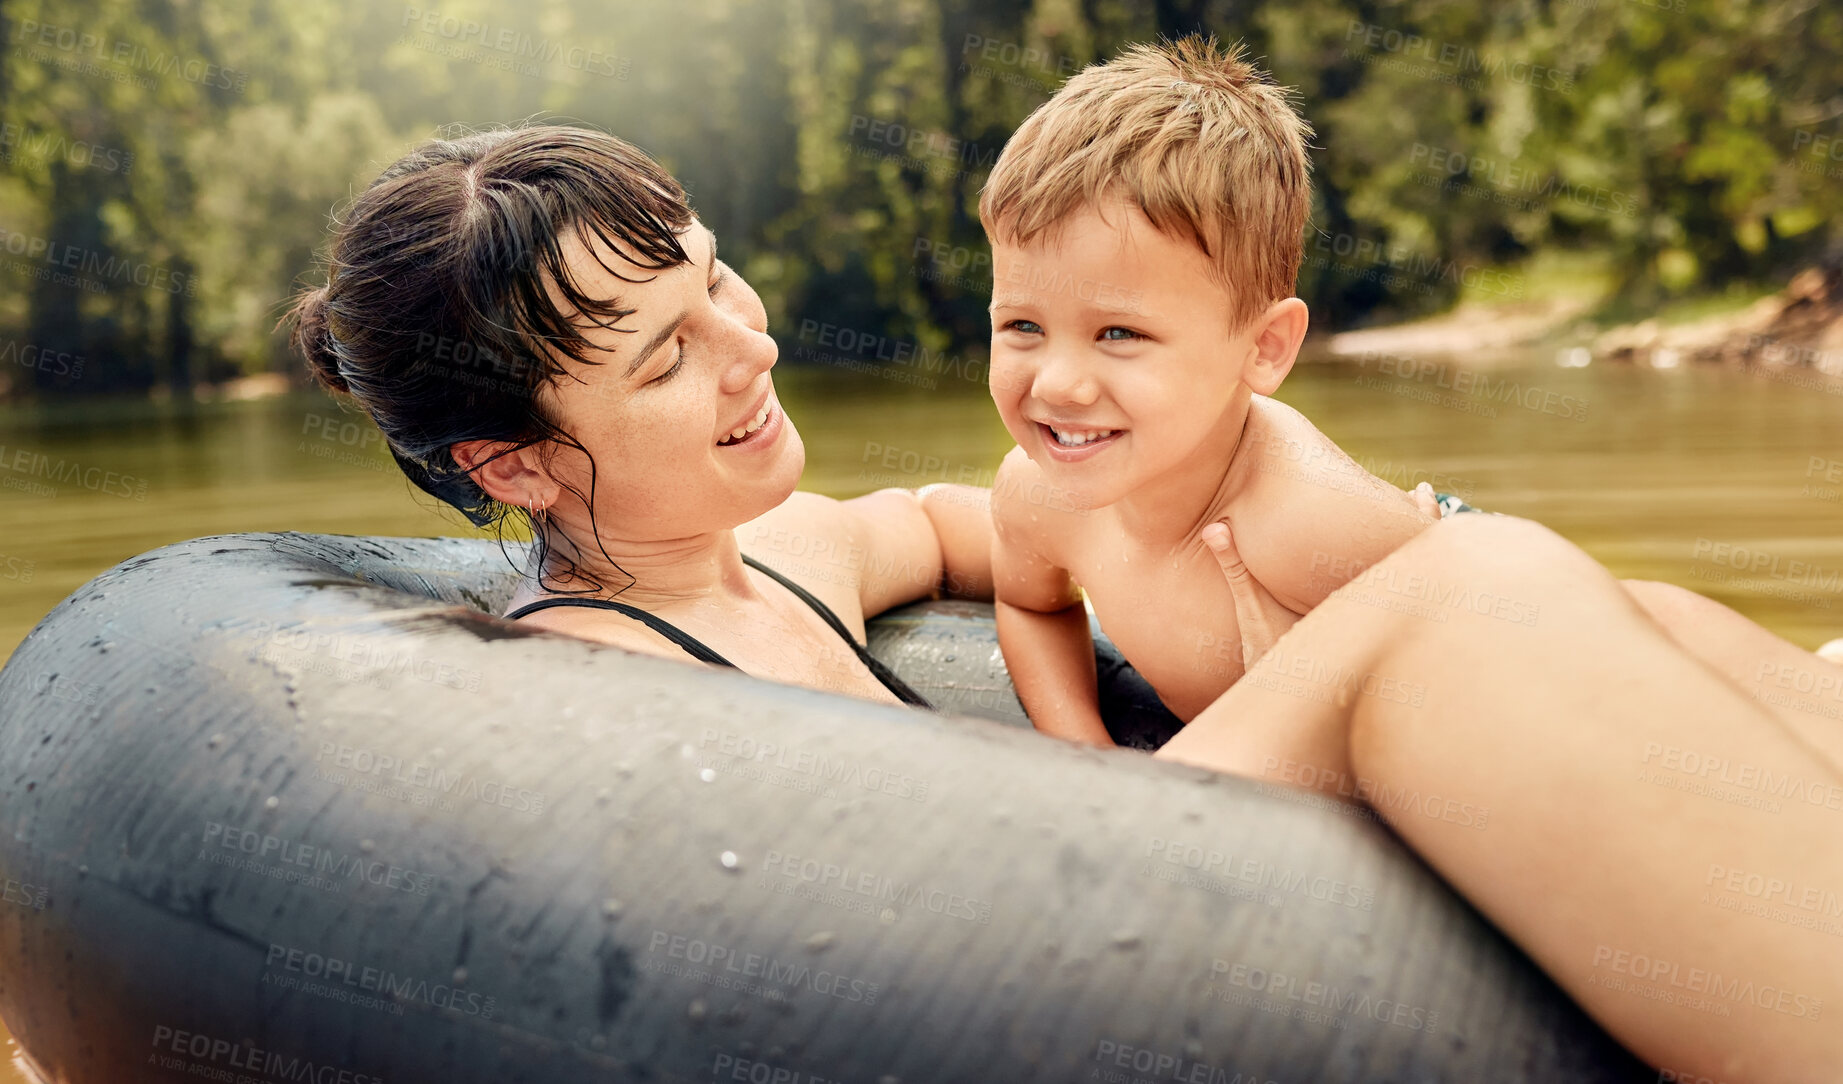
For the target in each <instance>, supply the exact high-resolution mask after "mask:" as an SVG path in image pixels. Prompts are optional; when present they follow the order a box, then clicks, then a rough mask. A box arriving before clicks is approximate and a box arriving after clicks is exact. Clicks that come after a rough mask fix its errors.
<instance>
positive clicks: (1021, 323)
mask: <svg viewBox="0 0 1843 1084" xmlns="http://www.w3.org/2000/svg"><path fill="white" fill-rule="evenodd" d="M1004 330H1006V331H1022V332H1023V333H1024V334H1026V335H1036V334H1038V333H1040V332H1041V331H1042V330H1043V329H1042V328H1040V327H1038V326H1037V324H1036V321H1034V320H1013V321H1011V322H1010V323H1008V324H1006V325H1005V327H1004Z"/></svg>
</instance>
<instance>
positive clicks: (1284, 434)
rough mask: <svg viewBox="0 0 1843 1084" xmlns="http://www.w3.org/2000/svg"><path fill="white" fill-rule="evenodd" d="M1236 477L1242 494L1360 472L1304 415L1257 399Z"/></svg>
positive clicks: (1276, 402)
mask: <svg viewBox="0 0 1843 1084" xmlns="http://www.w3.org/2000/svg"><path fill="white" fill-rule="evenodd" d="M1236 459H1238V460H1240V463H1239V473H1240V475H1241V478H1240V483H1241V484H1240V485H1239V486H1238V487H1237V488H1238V489H1240V490H1242V491H1248V490H1262V489H1268V490H1271V489H1272V488H1274V487H1276V486H1279V487H1286V486H1287V485H1288V484H1289V483H1292V482H1301V481H1323V480H1324V479H1325V477H1326V475H1328V474H1329V475H1343V474H1349V473H1353V472H1360V471H1361V468H1360V467H1359V466H1358V465H1357V463H1356V461H1355V460H1353V459H1351V458H1350V456H1349V455H1347V454H1345V452H1344V450H1343V449H1342V448H1339V447H1338V446H1337V444H1336V443H1335V442H1334V441H1332V439H1331V438H1330V437H1327V436H1325V434H1324V433H1322V432H1320V431H1319V429H1318V426H1316V425H1313V424H1312V420H1311V419H1310V418H1307V417H1306V416H1305V415H1304V414H1301V413H1300V412H1299V411H1297V410H1295V409H1293V408H1292V407H1290V406H1287V405H1286V404H1285V403H1282V402H1280V401H1279V400H1277V399H1269V398H1268V397H1266V396H1264V395H1256V396H1255V397H1254V398H1253V399H1252V400H1251V401H1250V402H1249V404H1248V423H1247V427H1246V428H1245V429H1244V430H1243V431H1242V440H1241V444H1240V447H1239V448H1238V449H1237V452H1236Z"/></svg>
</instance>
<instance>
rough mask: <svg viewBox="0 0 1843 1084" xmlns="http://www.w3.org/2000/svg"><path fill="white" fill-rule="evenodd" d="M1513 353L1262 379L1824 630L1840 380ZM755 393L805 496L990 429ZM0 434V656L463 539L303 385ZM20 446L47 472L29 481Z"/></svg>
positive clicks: (9, 420)
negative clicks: (255, 540)
mask: <svg viewBox="0 0 1843 1084" xmlns="http://www.w3.org/2000/svg"><path fill="white" fill-rule="evenodd" d="M1532 360H1533V359H1527V358H1526V359H1522V363H1521V364H1507V365H1503V366H1500V367H1497V368H1491V369H1482V370H1463V371H1462V370H1459V369H1457V368H1454V367H1451V366H1431V365H1430V366H1427V367H1426V368H1425V369H1424V370H1423V371H1417V372H1413V373H1411V374H1403V373H1401V372H1398V371H1394V370H1393V369H1391V368H1389V367H1388V366H1387V365H1386V364H1384V363H1371V364H1368V365H1363V366H1357V365H1349V364H1331V363H1325V364H1314V365H1303V366H1301V367H1300V368H1299V369H1297V370H1296V371H1295V372H1294V373H1293V375H1292V376H1291V377H1289V378H1288V380H1287V382H1286V385H1285V387H1284V388H1283V389H1282V392H1281V394H1280V396H1279V398H1281V399H1282V400H1284V401H1286V402H1288V403H1291V404H1292V405H1294V406H1296V407H1298V408H1299V409H1300V410H1302V411H1304V412H1305V414H1306V415H1307V416H1308V417H1310V418H1312V419H1313V420H1314V421H1315V422H1316V423H1317V424H1318V426H1319V427H1320V428H1321V429H1323V430H1324V431H1325V432H1326V433H1327V434H1329V435H1330V436H1331V437H1332V439H1334V440H1336V441H1337V442H1338V443H1339V444H1340V445H1342V446H1343V447H1344V448H1345V449H1346V450H1347V451H1349V452H1350V453H1351V454H1352V455H1353V456H1355V457H1356V458H1357V459H1358V460H1359V461H1360V462H1362V463H1363V464H1364V465H1365V466H1367V467H1368V468H1369V469H1370V470H1371V471H1373V472H1374V473H1376V474H1378V475H1380V476H1382V477H1384V478H1386V479H1388V480H1390V481H1392V482H1394V483H1396V484H1397V485H1401V486H1404V487H1406V486H1409V485H1412V484H1413V483H1414V482H1416V481H1419V480H1421V479H1422V478H1428V479H1430V480H1431V481H1432V482H1433V483H1434V485H1435V487H1436V488H1442V489H1448V490H1456V491H1458V492H1460V493H1461V494H1462V495H1464V496H1466V497H1467V498H1468V499H1469V500H1470V501H1471V502H1472V503H1473V504H1476V505H1479V506H1481V507H1483V508H1487V509H1490V510H1494V511H1502V512H1510V513H1515V514H1517V515H1522V516H1528V517H1530V518H1533V519H1537V520H1540V521H1542V522H1544V523H1547V524H1548V525H1550V526H1551V527H1553V528H1555V529H1556V530H1558V531H1560V532H1561V533H1562V534H1564V535H1566V536H1567V537H1569V538H1570V539H1573V540H1574V541H1575V542H1576V543H1578V544H1580V545H1581V546H1583V547H1584V548H1586V549H1587V550H1588V552H1590V553H1592V554H1593V555H1594V556H1595V557H1597V558H1598V559H1599V560H1600V561H1602V562H1603V563H1605V564H1606V566H1607V567H1608V568H1610V569H1611V570H1612V571H1613V572H1614V573H1616V574H1618V575H1620V576H1628V577H1644V578H1650V579H1660V580H1667V581H1670V582H1673V583H1679V584H1683V585H1685V586H1688V587H1691V588H1694V589H1697V590H1699V591H1702V592H1703V593H1705V594H1708V595H1710V596H1712V597H1714V598H1717V599H1719V600H1721V601H1722V602H1725V603H1727V604H1728V605H1730V606H1733V607H1734V608H1736V609H1738V610H1739V611H1741V612H1742V613H1744V614H1746V615H1748V616H1749V617H1751V618H1753V619H1754V620H1756V621H1759V622H1760V623H1762V624H1764V625H1765V626H1766V627H1768V628H1770V629H1772V630H1774V631H1775V632H1778V633H1779V634H1780V635H1783V636H1785V637H1787V638H1788V639H1790V640H1792V641H1794V642H1795V643H1798V644H1801V645H1804V646H1806V647H1814V646H1816V645H1817V644H1819V643H1822V642H1823V641H1824V640H1827V639H1830V638H1832V637H1835V636H1843V604H1839V599H1843V582H1840V581H1843V466H1840V465H1839V462H1838V461H1839V460H1843V383H1836V382H1832V383H1828V384H1824V383H1821V382H1819V380H1818V379H1817V378H1816V377H1811V376H1807V375H1805V374H1791V375H1788V376H1783V377H1779V378H1768V377H1765V376H1756V375H1748V374H1742V373H1735V372H1730V371H1726V370H1715V369H1703V368H1682V369H1674V370H1662V371H1660V370H1651V369H1633V368H1630V367H1623V366H1607V365H1594V366H1591V367H1588V368H1583V369H1563V368H1558V367H1555V366H1554V365H1551V364H1532V363H1531V361H1532ZM911 377H913V378H915V379H914V380H911V379H909V378H911ZM930 384H932V385H933V386H929V385H930ZM777 386H778V388H779V389H780V394H781V398H782V400H783V402H784V403H785V405H786V408H787V411H788V414H789V416H790V417H792V418H793V419H794V421H795V422H796V424H797V425H798V426H799V428H800V431H801V434H802V436H803V437H804V439H805V442H806V448H807V475H806V483H805V485H806V488H808V489H812V490H815V491H818V492H821V493H827V494H832V495H835V496H848V495H851V494H855V493H860V492H864V491H865V490H867V489H871V488H876V487H879V486H883V485H909V486H914V485H923V484H926V483H928V482H932V481H960V482H970V483H974V484H983V483H986V482H989V481H990V479H991V471H992V469H993V468H994V467H995V466H996V465H997V463H998V461H999V459H1000V457H1001V456H1002V455H1003V454H1004V452H1005V451H1006V450H1007V448H1008V447H1009V446H1010V441H1009V440H1008V438H1007V437H1006V435H1005V432H1004V429H1003V427H1002V426H1000V424H999V422H998V419H997V416H996V415H995V413H994V412H993V409H992V405H991V401H990V400H989V399H988V398H987V396H986V393H985V390H984V387H983V385H981V384H978V383H976V382H969V381H967V380H964V379H961V378H959V377H957V376H950V375H939V374H937V375H933V376H929V375H926V374H919V373H915V372H913V371H910V370H894V371H892V372H890V373H889V374H886V375H883V376H878V375H869V374H857V373H847V372H841V371H834V370H825V369H804V370H798V369H783V370H782V371H781V372H779V373H778V374H777ZM0 445H4V447H3V448H0V523H3V524H4V527H3V528H0V655H4V654H10V652H11V651H12V649H13V648H14V647H15V646H17V644H18V643H19V641H20V640H21V639H22V638H23V637H24V636H25V635H26V634H27V632H28V631H29V630H30V629H31V628H32V626H33V625H34V624H35V623H36V622H37V621H38V620H39V619H40V618H41V617H42V616H44V614H45V613H46V612H47V611H49V610H50V609H51V608H52V607H53V606H54V605H56V603H57V602H58V601H59V600H60V599H62V598H64V597H65V596H66V595H68V594H69V593H70V592H71V591H73V590H75V589H76V588H77V587H78V586H79V585H81V584H82V583H83V582H84V581H86V580H88V579H90V578H91V577H92V576H95V575H96V574H98V573H100V572H102V571H103V570H105V569H107V568H109V567H110V566H112V565H114V564H116V563H118V562H120V561H123V560H126V559H127V558H129V557H133V556H134V555H136V554H138V553H142V552H145V551H146V550H149V549H153V548H154V547H156V546H161V545H164V544H167V543H170V542H177V541H180V540H182V539H187V538H193V537H197V536H200V535H208V534H220V533H226V532H233V531H279V530H299V531H319V532H335V533H344V534H359V535H367V534H377V535H432V534H474V533H477V532H475V531H474V530H473V529H472V528H471V527H469V526H468V525H467V524H466V522H465V521H464V520H462V519H461V517H460V516H459V514H458V513H455V512H452V511H445V510H442V509H440V508H438V507H436V505H435V502H434V501H433V499H432V498H429V497H427V496H425V495H423V494H422V493H421V492H420V491H418V490H416V489H415V488H414V487H413V486H411V485H410V484H409V483H408V482H407V481H406V480H405V479H404V478H403V476H402V475H401V474H400V473H398V471H397V470H396V467H395V465H394V464H393V463H392V462H391V461H390V459H389V457H388V455H387V454H386V453H385V452H384V450H383V448H382V446H381V445H380V444H379V442H378V441H377V439H376V433H375V430H372V429H371V428H370V426H369V423H366V422H363V421H362V420H359V418H358V416H357V415H352V414H347V413H342V412H341V411H340V409H339V408H338V407H337V406H336V405H335V404H334V403H333V402H332V401H331V400H329V399H327V398H324V397H322V396H320V395H318V394H313V393H300V394H296V395H291V396H287V397H282V398H275V399H267V400H259V401H252V402H237V403H214V404H186V405H183V406H177V405H171V404H169V405H165V406H155V405H153V404H147V403H135V404H116V405H111V406H108V407H106V408H105V407H97V406H95V405H91V406H88V407H85V408H83V409H81V410H74V411H73V410H71V409H69V408H53V409H36V408H33V409H15V410H13V411H11V412H10V413H3V414H0ZM38 456H45V457H49V459H50V460H51V462H52V463H53V464H54V465H55V466H56V469H55V470H54V472H53V473H54V474H56V475H57V476H58V477H60V478H64V479H67V480H64V481H55V480H50V479H47V478H45V477H42V476H39V477H35V476H34V475H33V470H34V467H33V466H32V464H34V463H37V462H38V460H37V458H36V457H38ZM21 464H24V466H23V467H22V466H21ZM1743 552H1744V553H1745V556H1741V554H1742V553H1743ZM1737 562H1738V563H1739V564H1740V565H1741V566H1743V567H1740V568H1737V567H1735V564H1736V563H1737ZM0 1035H4V1032H0ZM10 1079H11V1078H10V1077H9V1070H8V1069H7V1068H4V1067H0V1081H7V1080H10Z"/></svg>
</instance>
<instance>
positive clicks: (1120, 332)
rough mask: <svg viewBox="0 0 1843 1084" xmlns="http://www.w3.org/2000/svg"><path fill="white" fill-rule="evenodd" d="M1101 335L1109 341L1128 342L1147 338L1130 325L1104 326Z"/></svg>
mask: <svg viewBox="0 0 1843 1084" xmlns="http://www.w3.org/2000/svg"><path fill="white" fill-rule="evenodd" d="M1100 337H1101V338H1102V339H1104V340H1107V341H1109V342H1127V341H1130V340H1132V339H1143V338H1145V336H1143V335H1141V334H1139V333H1138V332H1137V331H1134V330H1133V329H1132V328H1130V327H1104V328H1102V329H1101V335H1100Z"/></svg>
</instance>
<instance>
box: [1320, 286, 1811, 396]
mask: <svg viewBox="0 0 1843 1084" xmlns="http://www.w3.org/2000/svg"><path fill="white" fill-rule="evenodd" d="M1604 301H1605V299H1604V297H1603V296H1600V295H1597V294H1596V293H1594V292H1593V291H1592V290H1591V289H1584V290H1583V289H1573V290H1558V291H1556V292H1554V293H1551V294H1549V295H1548V296H1545V297H1541V298H1538V299H1532V300H1527V301H1519V302H1508V303H1506V302H1487V301H1482V300H1471V301H1463V302H1461V303H1460V304H1459V305H1457V306H1456V307H1454V308H1452V309H1450V310H1448V311H1446V312H1444V313H1441V314H1439V315H1437V316H1432V317H1428V318H1426V319H1424V320H1413V321H1409V322H1407V323H1402V324H1392V325H1389V326H1386V327H1375V328H1364V329H1361V330H1357V331H1346V332H1340V333H1337V334H1334V335H1330V336H1327V337H1326V338H1325V339H1324V340H1322V341H1321V347H1322V348H1321V349H1320V350H1318V351H1316V352H1315V354H1316V356H1318V357H1322V358H1324V359H1326V360H1334V361H1335V360H1350V359H1353V358H1359V359H1360V358H1363V357H1373V356H1376V355H1381V354H1387V355H1395V356H1405V357H1420V356H1425V355H1440V356H1450V357H1455V358H1462V357H1475V356H1478V355H1481V354H1504V353H1506V352H1511V353H1528V352H1531V351H1543V352H1548V353H1551V354H1552V355H1553V358H1554V360H1555V363H1556V364H1558V365H1561V366H1563V367H1564V368H1578V367H1582V366H1585V365H1589V364H1592V363H1595V362H1611V363H1625V364H1634V365H1643V366H1649V367H1651V368H1656V369H1672V368H1676V367H1677V366H1679V365H1683V364H1686V363H1690V364H1723V365H1728V366H1731V367H1734V368H1740V369H1769V370H1790V369H1805V370H1812V371H1814V374H1821V376H1822V377H1833V378H1837V379H1843V267H1829V268H1823V267H1809V268H1806V269H1804V270H1803V271H1800V272H1799V273H1798V274H1796V275H1794V276H1793V277H1792V279H1791V281H1790V282H1788V283H1787V284H1786V285H1785V287H1784V288H1783V289H1780V290H1776V291H1773V292H1770V293H1766V294H1764V295H1762V296H1749V295H1747V294H1744V293H1742V294H1730V295H1725V296H1720V297H1701V298H1691V299H1686V300H1684V301H1681V302H1677V303H1675V304H1673V305H1670V306H1666V307H1664V308H1662V309H1660V310H1659V312H1658V313H1657V314H1655V315H1653V316H1651V317H1649V318H1647V319H1645V320H1641V321H1637V322H1626V323H1603V322H1600V321H1598V320H1596V319H1595V317H1594V314H1595V313H1596V312H1597V311H1601V310H1602V308H1603V306H1604Z"/></svg>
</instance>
